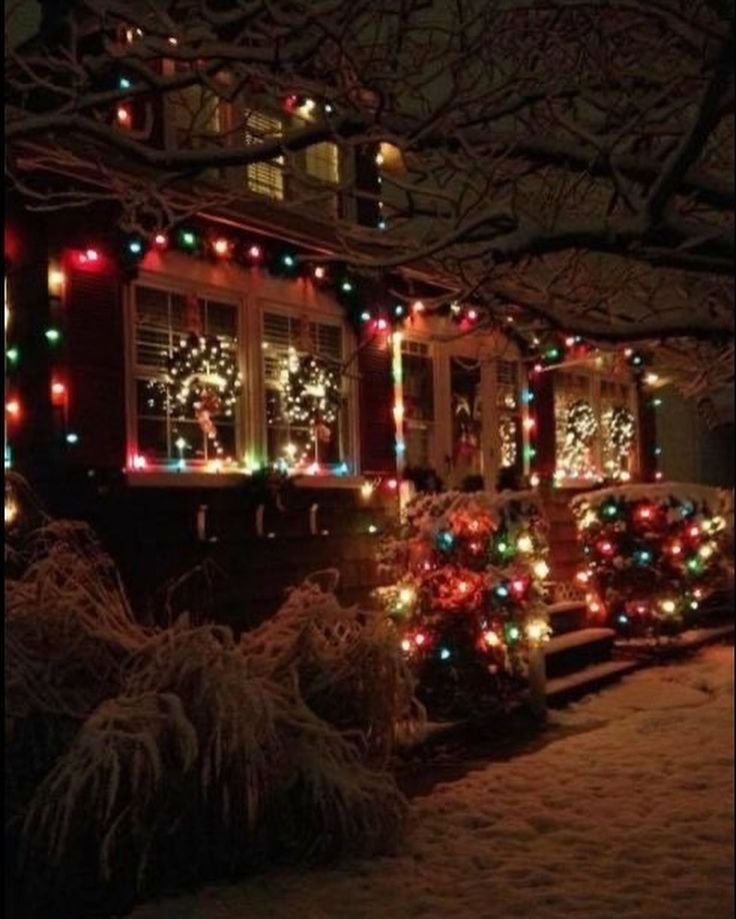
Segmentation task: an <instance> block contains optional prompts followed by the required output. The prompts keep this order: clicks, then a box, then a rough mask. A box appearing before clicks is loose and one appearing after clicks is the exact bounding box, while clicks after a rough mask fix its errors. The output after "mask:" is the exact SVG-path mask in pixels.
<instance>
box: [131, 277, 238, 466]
mask: <svg viewBox="0 0 736 919" xmlns="http://www.w3.org/2000/svg"><path fill="white" fill-rule="evenodd" d="M133 301H134V302H133V309H134V312H133V315H134V326H133V346H134V347H133V354H134V361H133V372H134V378H135V393H136V399H135V431H136V438H135V439H136V451H135V452H136V453H137V454H138V455H139V456H141V457H142V458H143V460H142V462H145V463H146V464H147V465H149V464H150V465H156V464H166V463H168V462H175V463H178V464H186V465H192V466H194V467H195V468H196V467H199V466H205V467H206V466H207V465H208V464H209V463H212V462H224V463H227V462H228V461H234V460H235V458H236V439H237V412H236V413H235V414H231V415H228V414H226V412H225V411H224V410H223V409H222V406H221V405H220V404H219V403H218V400H217V399H216V398H215V399H213V400H212V402H211V404H208V405H206V406H200V407H199V408H198V409H195V410H193V411H192V412H190V413H188V414H186V415H185V416H184V417H179V413H178V412H177V411H176V410H175V408H174V406H173V405H172V404H171V403H170V401H169V400H168V399H166V398H164V397H162V396H161V395H160V392H159V391H158V390H157V389H156V388H155V387H152V386H151V384H152V383H154V382H155V381H160V380H163V379H164V378H165V377H166V371H167V363H168V359H169V356H170V355H171V354H172V353H173V352H174V351H175V350H176V349H177V347H179V346H180V343H181V342H182V340H184V339H186V337H187V335H188V334H189V333H191V332H195V333H197V334H198V335H202V336H211V337H214V338H216V339H217V341H218V342H219V343H220V345H221V346H222V347H223V348H225V349H227V350H229V351H230V353H231V354H232V355H233V356H234V357H235V359H236V360H237V353H238V310H237V305H236V304H235V303H228V302H223V301H220V300H214V299H210V298H208V297H203V296H198V295H197V294H192V295H186V296H185V295H184V294H182V293H179V292H178V291H173V290H165V289H162V288H158V287H149V286H145V285H141V284H138V285H135V286H134V287H133Z"/></svg>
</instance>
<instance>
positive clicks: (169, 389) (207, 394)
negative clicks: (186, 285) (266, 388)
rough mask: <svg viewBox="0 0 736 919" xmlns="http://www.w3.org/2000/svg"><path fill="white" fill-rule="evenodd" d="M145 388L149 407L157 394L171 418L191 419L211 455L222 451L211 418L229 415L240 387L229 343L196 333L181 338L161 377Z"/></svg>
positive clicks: (235, 356) (153, 403)
mask: <svg viewBox="0 0 736 919" xmlns="http://www.w3.org/2000/svg"><path fill="white" fill-rule="evenodd" d="M149 388H150V389H151V390H152V393H153V395H152V398H151V399H150V400H149V405H150V407H151V408H154V407H155V406H156V402H157V400H156V395H158V396H159V397H160V400H161V399H162V400H163V403H164V406H163V407H164V411H168V412H169V414H170V415H172V416H173V417H175V418H193V419H195V420H196V421H197V422H198V424H199V426H200V428H201V429H202V433H203V434H204V436H205V437H207V439H208V440H209V441H211V442H212V446H213V448H214V450H215V453H216V454H217V455H218V456H219V455H221V454H222V453H223V452H224V451H223V447H222V445H221V444H220V441H219V439H218V436H217V425H216V424H215V422H214V420H213V419H214V418H216V417H218V416H219V417H226V418H231V417H232V416H233V412H234V409H235V406H236V404H237V400H238V396H239V395H240V391H241V388H242V379H241V376H240V371H239V370H238V361H237V355H236V353H235V351H234V349H233V348H232V347H231V346H230V344H229V342H227V341H226V340H225V339H222V338H220V337H218V336H216V335H208V336H204V335H198V334H197V333H196V332H190V333H189V334H188V335H187V336H182V337H181V338H180V339H179V343H178V346H177V347H176V348H174V350H173V351H172V352H171V354H170V355H168V357H167V361H166V376H165V378H164V379H163V380H151V381H150V383H149ZM160 400H159V401H160Z"/></svg>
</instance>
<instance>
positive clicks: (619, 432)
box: [600, 380, 636, 479]
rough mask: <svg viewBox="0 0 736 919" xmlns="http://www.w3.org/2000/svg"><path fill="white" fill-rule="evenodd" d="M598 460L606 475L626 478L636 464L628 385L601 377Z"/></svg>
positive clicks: (634, 433) (634, 429)
mask: <svg viewBox="0 0 736 919" xmlns="http://www.w3.org/2000/svg"><path fill="white" fill-rule="evenodd" d="M600 423H601V463H602V468H603V472H604V473H605V475H606V477H607V478H613V479H620V478H624V479H626V478H629V477H630V476H631V474H632V472H633V471H634V467H635V464H636V459H635V458H636V424H635V421H634V415H633V413H632V411H631V387H630V386H628V385H627V384H626V383H618V382H616V381H614V380H601V404H600Z"/></svg>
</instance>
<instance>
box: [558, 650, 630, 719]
mask: <svg viewBox="0 0 736 919" xmlns="http://www.w3.org/2000/svg"><path fill="white" fill-rule="evenodd" d="M639 666H640V665H639V663H638V661H604V662H602V663H599V664H592V665H591V666H590V667H585V668H584V669H583V670H578V671H577V672H576V673H570V674H568V675H567V676H561V677H556V678H555V679H552V680H547V704H548V705H549V706H550V708H561V707H562V706H563V705H567V703H568V702H572V701H574V700H575V699H580V698H581V697H582V696H585V695H587V694H588V693H590V692H597V690H599V689H602V688H603V687H604V686H606V685H608V684H609V683H613V682H615V681H616V680H619V679H621V677H623V676H626V675H627V674H629V673H633V671H634V670H637V669H638V668H639Z"/></svg>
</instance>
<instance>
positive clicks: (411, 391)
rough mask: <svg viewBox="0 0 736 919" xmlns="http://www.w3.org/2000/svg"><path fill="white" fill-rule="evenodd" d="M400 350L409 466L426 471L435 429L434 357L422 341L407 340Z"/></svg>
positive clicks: (407, 462)
mask: <svg viewBox="0 0 736 919" xmlns="http://www.w3.org/2000/svg"><path fill="white" fill-rule="evenodd" d="M401 347H402V351H403V353H402V358H401V376H402V387H403V396H404V440H405V443H406V454H405V456H406V465H407V466H419V467H422V468H427V467H428V466H429V465H431V452H432V451H431V445H432V433H433V429H434V385H433V371H432V358H431V356H430V354H429V348H428V347H427V345H424V344H421V343H419V342H412V341H407V340H404V341H403V342H402V345H401Z"/></svg>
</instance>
